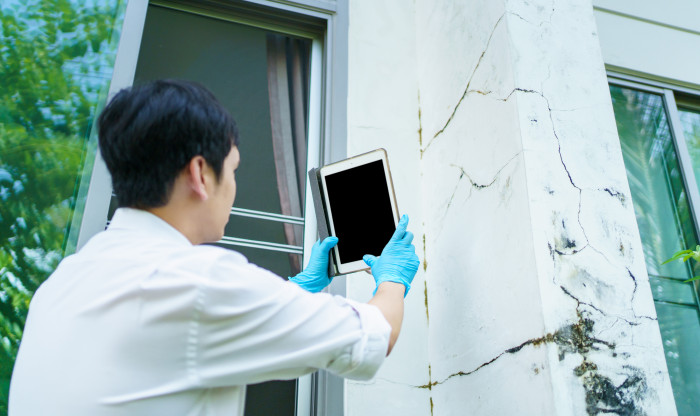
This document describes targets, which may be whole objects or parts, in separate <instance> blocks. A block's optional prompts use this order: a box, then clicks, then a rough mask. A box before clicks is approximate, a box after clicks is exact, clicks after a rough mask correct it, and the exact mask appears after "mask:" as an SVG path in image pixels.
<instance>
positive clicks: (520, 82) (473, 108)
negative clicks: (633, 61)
mask: <svg viewBox="0 0 700 416" xmlns="http://www.w3.org/2000/svg"><path fill="white" fill-rule="evenodd" d="M349 41H350V44H349V47H350V48H349V49H350V56H349V58H350V59H349V61H350V64H349V65H350V68H349V69H350V71H349V74H350V79H349V87H350V94H349V97H348V109H349V111H348V126H349V129H348V154H357V153H360V152H363V151H367V150H370V149H374V148H376V147H385V148H386V149H387V150H388V153H389V160H390V164H391V168H392V172H393V176H394V181H395V187H396V190H397V194H398V198H399V201H398V203H399V208H400V210H401V211H402V212H406V213H408V214H409V216H410V217H411V229H412V231H413V232H414V234H415V235H416V236H421V237H420V238H418V237H417V238H416V239H415V244H416V247H417V249H418V252H419V253H421V254H419V255H420V256H421V257H422V258H421V260H422V261H423V264H422V268H421V270H420V271H419V274H418V275H417V277H416V280H415V281H414V283H413V289H412V291H411V293H410V294H409V296H408V297H407V299H406V317H405V320H404V328H403V331H402V334H401V338H400V340H399V343H398V344H397V346H396V348H395V351H394V352H393V353H392V355H391V356H390V357H389V358H388V360H387V362H386V363H385V365H384V366H383V368H382V369H381V370H380V373H379V374H378V376H377V377H376V378H375V379H374V380H372V381H370V382H365V383H360V382H347V383H346V409H347V412H346V413H347V414H349V415H371V414H381V415H394V414H396V415H428V414H430V415H453V414H454V415H461V414H473V415H494V414H522V415H549V414H551V415H554V414H577V415H579V414H580V415H598V414H620V415H655V414H672V413H673V410H672V409H674V408H675V405H674V403H673V397H672V394H671V390H670V383H669V381H668V375H667V372H666V367H665V361H664V357H663V351H662V347H661V340H660V336H659V331H658V325H657V322H656V320H655V319H656V318H655V311H654V305H653V302H652V299H651V292H650V289H649V284H648V279H647V276H646V271H645V267H644V264H643V258H642V251H641V243H640V241H639V235H638V231H637V229H636V223H635V219H634V212H633V208H632V205H631V199H630V198H629V188H628V186H627V182H626V176H625V171H624V165H623V162H622V156H621V152H620V147H619V141H618V138H617V132H616V129H615V122H614V116H613V112H612V107H611V104H610V98H609V93H608V89H607V82H606V78H605V72H604V67H603V62H602V58H601V56H600V47H599V45H598V40H597V37H596V27H595V23H594V21H593V11H592V8H591V5H590V3H589V2H587V1H578V0H569V1H560V0H535V1H528V2H526V1H509V0H506V1H492V0H469V1H456V0H455V1H440V2H434V1H431V0H416V1H415V2H413V3H410V4H407V3H406V2H405V1H401V0H383V1H375V2H353V3H351V4H350V37H349ZM347 282H348V294H349V296H351V297H354V298H356V299H359V300H367V299H369V297H370V296H371V291H372V289H373V283H372V282H371V280H370V279H368V278H367V276H366V275H365V276H362V275H355V276H349V277H348V279H347Z"/></svg>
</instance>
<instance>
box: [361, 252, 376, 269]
mask: <svg viewBox="0 0 700 416" xmlns="http://www.w3.org/2000/svg"><path fill="white" fill-rule="evenodd" d="M362 260H364V262H365V264H367V265H368V266H369V267H372V266H373V265H374V262H375V261H377V258H376V257H375V256H373V255H371V254H365V255H364V256H363V257H362Z"/></svg>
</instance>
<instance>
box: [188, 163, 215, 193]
mask: <svg viewBox="0 0 700 416" xmlns="http://www.w3.org/2000/svg"><path fill="white" fill-rule="evenodd" d="M208 170H209V164H208V163H207V161H206V160H205V159H204V158H203V157H202V156H195V157H193V158H192V159H191V160H190V162H189V163H188V164H187V167H186V168H185V174H186V175H187V185H188V186H189V188H190V190H191V191H192V193H193V194H194V195H195V196H196V197H197V198H198V199H200V200H202V201H205V200H206V199H207V198H209V194H208V192H207V185H209V183H208V182H209V180H210V179H209V178H208V177H207V171H208Z"/></svg>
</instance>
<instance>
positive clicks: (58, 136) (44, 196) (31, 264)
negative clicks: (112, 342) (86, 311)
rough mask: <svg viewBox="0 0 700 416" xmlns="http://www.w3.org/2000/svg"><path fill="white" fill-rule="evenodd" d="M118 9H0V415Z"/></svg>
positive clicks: (54, 249) (69, 193)
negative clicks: (30, 304)
mask: <svg viewBox="0 0 700 416" xmlns="http://www.w3.org/2000/svg"><path fill="white" fill-rule="evenodd" d="M119 11H120V10H119V2H118V1H116V0H115V1H109V0H104V1H103V0H96V1H87V2H79V1H76V0H73V1H69V0H29V1H17V0H15V1H13V0H10V1H3V3H2V6H1V8H0V317H1V320H0V413H3V414H5V413H6V412H7V387H8V385H9V379H10V376H11V372H12V367H13V363H14V359H15V356H16V354H17V349H18V347H19V343H20V339H21V336H22V329H23V327H24V324H25V320H26V316H27V311H28V308H29V302H30V300H31V297H32V295H33V294H34V292H35V291H36V289H37V288H38V287H39V285H40V284H41V283H42V282H43V281H44V280H45V279H46V278H47V277H48V276H49V274H50V273H51V272H52V271H53V270H54V268H55V267H56V265H57V264H58V262H59V261H60V260H61V258H62V257H63V256H64V255H65V240H66V236H67V233H68V231H69V227H70V224H71V217H72V215H73V211H74V206H75V202H76V197H75V195H76V189H77V185H78V184H79V179H80V177H81V172H82V169H83V167H84V164H85V156H86V149H87V140H88V138H89V134H90V131H91V123H92V120H93V118H94V115H95V108H96V107H97V104H98V100H99V97H100V91H101V90H103V89H104V88H105V84H106V83H108V82H109V78H110V77H111V68H112V62H111V59H112V56H113V48H114V45H112V42H110V40H111V39H112V35H113V33H112V32H113V30H114V27H115V21H116V20H118V19H117V15H118V13H119Z"/></svg>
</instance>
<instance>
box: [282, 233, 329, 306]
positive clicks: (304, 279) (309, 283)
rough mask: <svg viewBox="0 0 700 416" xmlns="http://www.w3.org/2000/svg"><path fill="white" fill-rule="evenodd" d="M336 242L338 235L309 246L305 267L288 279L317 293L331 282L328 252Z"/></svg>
mask: <svg viewBox="0 0 700 416" xmlns="http://www.w3.org/2000/svg"><path fill="white" fill-rule="evenodd" d="M336 244H338V237H327V238H325V239H324V240H323V241H321V240H318V241H317V242H316V244H314V246H313V247H312V248H311V258H310V259H309V264H308V265H307V266H306V268H305V269H304V270H303V271H302V272H301V273H299V274H298V275H296V276H294V277H290V278H289V281H290V282H294V283H296V284H297V285H299V287H301V288H302V289H305V290H307V291H309V292H311V293H318V292H320V291H322V290H323V289H324V288H325V287H326V286H328V285H329V284H330V283H331V279H330V278H329V277H328V252H330V251H331V249H332V248H333V247H335V245H336Z"/></svg>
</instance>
